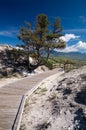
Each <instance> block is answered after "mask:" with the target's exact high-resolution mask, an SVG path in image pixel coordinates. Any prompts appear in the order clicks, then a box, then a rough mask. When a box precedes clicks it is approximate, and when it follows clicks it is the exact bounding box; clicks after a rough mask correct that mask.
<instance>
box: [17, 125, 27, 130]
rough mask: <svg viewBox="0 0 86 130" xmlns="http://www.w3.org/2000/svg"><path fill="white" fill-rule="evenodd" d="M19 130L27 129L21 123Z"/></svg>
mask: <svg viewBox="0 0 86 130" xmlns="http://www.w3.org/2000/svg"><path fill="white" fill-rule="evenodd" d="M19 130H27V129H26V126H25V124H24V123H22V124H21V125H20V128H19Z"/></svg>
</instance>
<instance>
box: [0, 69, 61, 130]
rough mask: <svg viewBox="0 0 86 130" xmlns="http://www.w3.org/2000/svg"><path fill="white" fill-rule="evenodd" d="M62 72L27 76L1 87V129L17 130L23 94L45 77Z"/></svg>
mask: <svg viewBox="0 0 86 130" xmlns="http://www.w3.org/2000/svg"><path fill="white" fill-rule="evenodd" d="M56 73H59V74H60V73H62V72H60V71H59V70H58V69H54V70H52V71H47V72H45V73H41V74H38V75H34V76H30V77H26V78H24V79H22V80H19V81H17V82H15V83H13V84H12V83H11V84H9V85H6V86H4V87H2V88H0V130H16V127H15V125H17V124H16V120H17V123H18V119H19V118H20V117H19V116H20V113H21V111H20V110H21V107H22V102H23V100H24V99H23V96H24V95H25V94H26V93H27V92H28V91H31V89H32V88H33V87H35V86H37V85H38V84H39V83H40V82H41V81H42V80H44V79H45V78H47V77H49V76H51V75H53V74H56Z"/></svg>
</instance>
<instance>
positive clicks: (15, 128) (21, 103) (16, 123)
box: [12, 95, 25, 130]
mask: <svg viewBox="0 0 86 130" xmlns="http://www.w3.org/2000/svg"><path fill="white" fill-rule="evenodd" d="M24 102H25V95H23V96H22V99H21V102H20V105H19V108H18V111H17V114H16V117H15V119H14V122H13V125H12V130H17V127H18V122H17V121H18V120H17V119H18V115H19V112H20V110H21V106H22V105H24Z"/></svg>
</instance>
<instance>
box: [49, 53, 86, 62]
mask: <svg viewBox="0 0 86 130" xmlns="http://www.w3.org/2000/svg"><path fill="white" fill-rule="evenodd" d="M51 56H52V57H62V58H69V59H72V60H80V61H86V53H79V52H70V53H63V52H56V51H51Z"/></svg>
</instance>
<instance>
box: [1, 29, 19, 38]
mask: <svg viewBox="0 0 86 130" xmlns="http://www.w3.org/2000/svg"><path fill="white" fill-rule="evenodd" d="M17 32H18V31H17V30H9V31H8V30H2V31H0V36H8V37H13V36H14V35H15V34H16V33H17Z"/></svg>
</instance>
